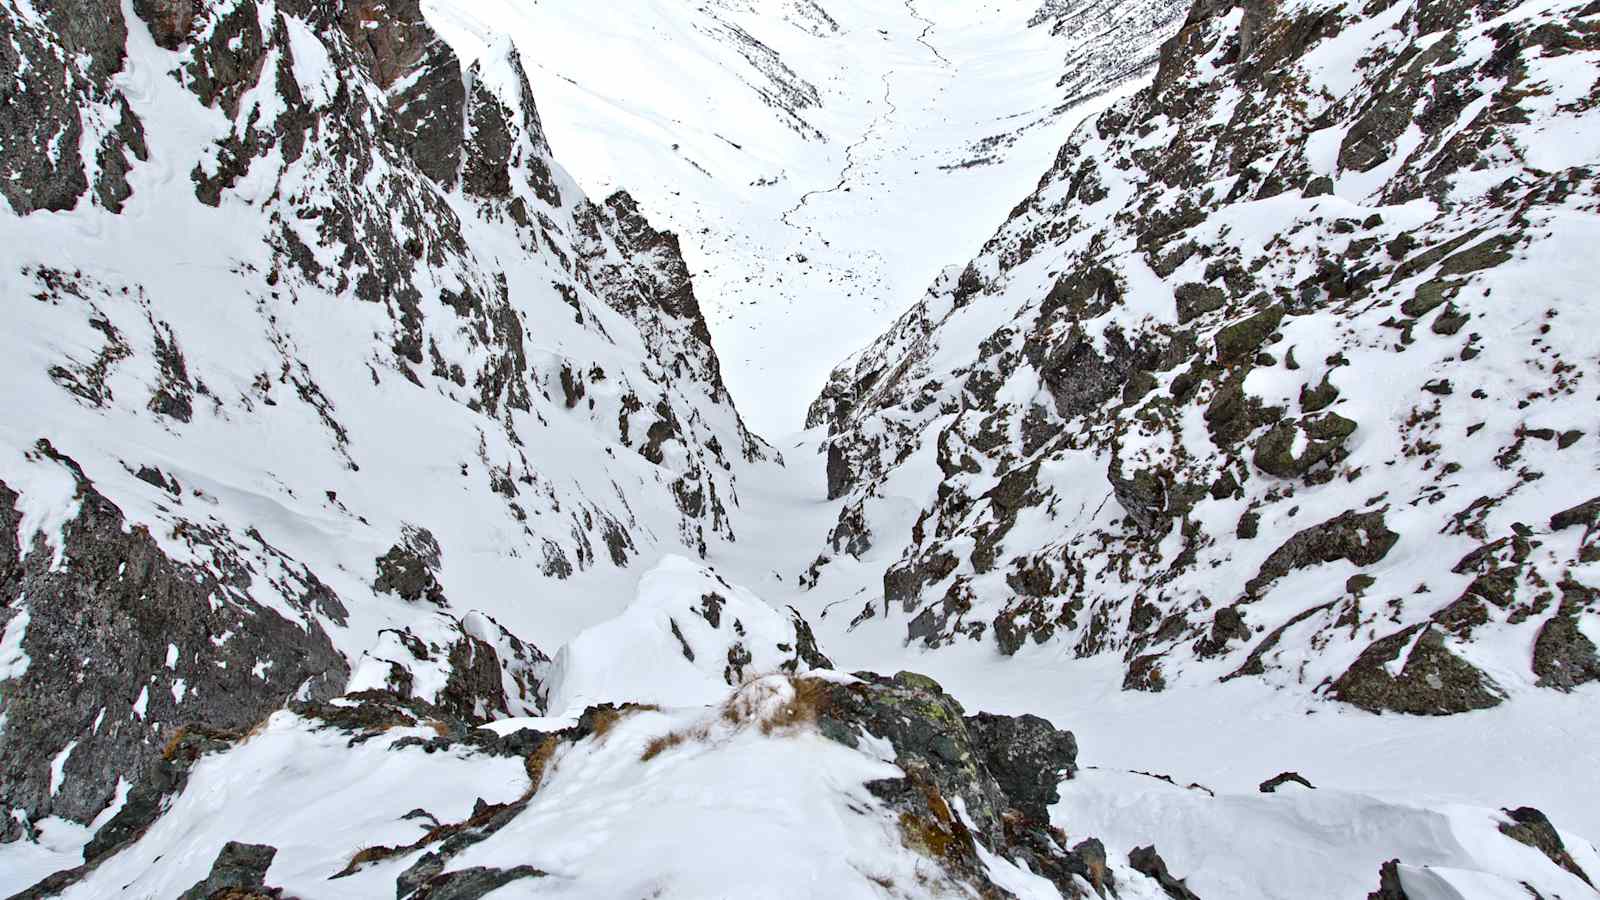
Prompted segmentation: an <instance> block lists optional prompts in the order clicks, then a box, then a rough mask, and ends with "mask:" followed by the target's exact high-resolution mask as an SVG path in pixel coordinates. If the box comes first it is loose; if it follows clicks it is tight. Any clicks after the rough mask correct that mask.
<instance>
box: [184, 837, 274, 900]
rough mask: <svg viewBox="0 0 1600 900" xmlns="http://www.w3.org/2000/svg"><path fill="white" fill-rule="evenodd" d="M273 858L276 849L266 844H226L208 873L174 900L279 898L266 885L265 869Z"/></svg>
mask: <svg viewBox="0 0 1600 900" xmlns="http://www.w3.org/2000/svg"><path fill="white" fill-rule="evenodd" d="M277 855H278V848H276V847H271V846H268V845H266V844H241V843H239V842H238V841H229V842H228V843H226V844H224V845H222V850H221V851H219V852H218V853H217V858H216V860H215V861H214V862H212V864H211V874H210V875H207V876H206V877H205V879H204V880H202V881H201V882H199V883H198V884H196V885H195V886H194V887H192V888H189V889H188V890H187V891H184V892H183V893H182V894H179V895H178V900H213V898H218V900H266V898H272V897H278V896H281V895H282V893H283V892H282V891H280V890H278V889H277V888H269V887H267V886H266V882H267V869H268V868H270V867H271V866H272V859H273V857H275V856H277Z"/></svg>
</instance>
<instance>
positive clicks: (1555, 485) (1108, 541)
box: [808, 0, 1600, 714]
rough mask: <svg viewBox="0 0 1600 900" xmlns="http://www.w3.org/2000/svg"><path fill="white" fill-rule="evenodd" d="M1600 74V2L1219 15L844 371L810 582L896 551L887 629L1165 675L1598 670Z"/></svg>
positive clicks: (1539, 684) (1384, 692)
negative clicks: (834, 504) (1592, 268)
mask: <svg viewBox="0 0 1600 900" xmlns="http://www.w3.org/2000/svg"><path fill="white" fill-rule="evenodd" d="M1597 74H1600V7H1596V6H1595V5H1594V4H1593V3H1587V4H1585V3H1582V2H1570V3H1555V4H1539V3H1487V2H1473V0H1394V2H1377V3H1371V4H1366V5H1365V6H1363V5H1360V4H1354V3H1339V2H1325V0H1307V2H1283V3H1265V2H1254V0H1251V2H1245V3H1232V2H1211V0H1201V2H1196V3H1195V4H1194V5H1193V7H1192V9H1191V10H1190V12H1189V15H1188V18H1187V20H1186V21H1185V23H1184V26H1183V28H1182V29H1181V31H1180V32H1179V33H1178V34H1177V35H1176V36H1175V37H1174V38H1173V39H1172V40H1171V41H1170V42H1169V43H1168V44H1167V45H1166V46H1164V47H1163V49H1162V54H1161V59H1160V63H1159V66H1158V69H1157V72H1156V75H1155V77H1154V80H1153V83H1152V84H1151V85H1150V86H1149V87H1148V88H1146V89H1145V90H1143V91H1142V92H1140V93H1139V94H1138V95H1137V96H1135V97H1133V98H1132V99H1130V100H1127V101H1124V102H1122V103H1120V104H1118V105H1117V106H1115V107H1112V108H1111V109H1110V110H1108V111H1107V112H1105V113H1102V114H1100V115H1099V116H1098V117H1096V118H1094V119H1091V120H1089V121H1088V122H1086V123H1085V124H1084V125H1083V126H1082V127H1081V128H1080V129H1079V130H1078V131H1077V133H1076V134H1075V135H1074V136H1073V138H1072V140H1071V141H1070V142H1069V143H1068V144H1067V145H1066V146H1065V147H1063V148H1062V150H1061V152H1060V154H1059V156H1058V158H1057V160H1056V163H1055V165H1054V166H1053V167H1052V168H1051V170H1050V171H1049V172H1047V173H1046V174H1045V176H1044V177H1043V179H1041V181H1040V184H1039V187H1038V189H1037V191H1036V192H1035V193H1033V194H1032V195H1031V196H1029V197H1027V198H1026V199H1024V200H1023V201H1022V202H1021V203H1020V204H1019V205H1018V206H1017V207H1016V209H1015V210H1014V212H1013V214H1012V216H1011V218H1010V220H1009V221H1008V222H1007V223H1006V224H1005V225H1004V226H1003V227H1002V228H1001V229H1000V230H999V232H998V233H997V234H996V235H995V236H994V237H993V239H992V240H991V241H990V242H989V243H988V245H987V246H986V247H985V248H984V250H983V251H982V253H981V254H980V255H979V257H978V258H977V259H976V260H974V261H973V262H972V263H971V264H969V265H967V266H966V267H965V268H963V269H959V270H956V269H953V270H951V271H949V272H947V273H946V275H945V276H943V277H942V278H941V280H940V281H938V282H937V283H936V284H935V285H934V286H933V287H932V289H930V291H929V292H928V294H927V296H926V297H925V298H924V299H923V301H922V302H921V303H919V304H918V305H917V306H916V307H915V308H913V309H912V310H911V311H909V312H908V313H907V314H906V315H905V316H904V317H902V318H901V319H900V321H899V322H897V323H896V325H895V326H894V327H893V328H892V329H891V330H890V331H889V332H888V333H886V334H885V335H883V336H882V337H881V338H879V339H878V341H877V342H876V343H874V344H873V345H872V346H871V347H869V348H868V349H866V350H864V351H863V352H862V353H860V354H859V355H858V356H857V357H856V358H855V359H853V360H852V361H850V362H849V363H847V364H846V365H844V366H842V367H840V368H839V369H838V370H837V371H836V372H835V374H834V376H833V379H832V381H831V382H830V384H829V385H828V387H827V388H826V390H825V391H824V392H823V394H822V396H821V397H820V398H818V400H817V402H816V404H815V405H814V406H813V408H812V410H811V418H810V421H811V423H812V424H814V425H826V426H827V428H828V432H829V435H830V437H829V439H828V441H827V444H826V454H827V459H826V466H827V471H828V484H829V494H830V496H835V497H842V498H844V500H845V503H844V506H843V511H842V512H841V514H840V516H839V520H838V524H837V526H836V527H835V529H834V530H833V533H832V535H831V536H830V540H829V545H828V546H827V547H825V548H824V549H823V551H822V553H821V554H820V556H819V558H818V560H817V565H816V566H815V567H813V569H812V571H811V573H810V574H809V575H808V580H809V581H810V582H811V583H815V584H822V585H826V584H827V583H828V577H829V569H828V563H829V561H830V560H831V559H833V558H836V557H838V556H840V555H852V556H856V557H860V558H863V559H871V560H875V561H879V562H882V563H884V564H886V565H887V571H886V572H885V574H884V576H883V584H882V598H881V600H875V601H873V602H869V603H867V604H865V606H864V607H863V608H861V609H860V610H859V611H858V615H857V619H858V621H865V620H867V619H874V618H876V619H887V620H889V621H890V622H891V623H892V624H881V623H880V624H875V625H873V626H870V627H885V628H893V629H895V630H896V631H899V632H901V633H902V634H903V635H904V636H905V637H906V638H908V639H910V640H912V641H916V642H920V643H923V644H926V645H928V646H939V645H943V644H948V643H951V642H956V641H968V640H976V641H993V642H994V643H995V644H996V645H998V647H999V648H1000V650H1001V651H1002V652H1004V653H1007V654H1015V653H1018V652H1021V651H1022V649H1023V648H1024V647H1027V646H1029V645H1032V644H1035V643H1051V644H1060V645H1064V646H1065V647H1067V648H1069V649H1070V650H1071V652H1073V653H1075V654H1077V655H1079V656H1091V655H1097V654H1112V653H1114V654H1117V655H1119V656H1120V657H1122V659H1123V660H1124V663H1125V671H1126V679H1125V682H1124V684H1125V687H1127V688H1131V689H1139V690H1151V691H1157V690H1161V689H1163V688H1164V687H1165V686H1167V685H1169V684H1172V683H1173V682H1174V681H1179V680H1201V681H1203V680H1216V679H1223V680H1226V679H1230V678H1238V677H1249V678H1263V679H1266V680H1267V681H1269V682H1270V683H1272V684H1276V685H1282V686H1290V687H1293V688H1294V689H1296V690H1302V691H1308V692H1315V693H1317V694H1321V695H1325V696H1329V697H1333V698H1337V699H1339V700H1344V701H1347V702H1350V703H1353V704H1356V705H1358V706H1361V707H1364V708H1367V709H1371V710H1380V711H1382V710H1390V711H1398V712H1404V713H1416V714H1443V713H1455V712H1461V711H1465V710H1472V709H1479V708H1483V707H1488V706H1493V705H1496V704H1498V703H1501V702H1503V701H1504V700H1505V699H1506V698H1507V697H1509V696H1512V695H1514V694H1516V693H1517V692H1519V691H1524V690H1528V689H1535V688H1543V689H1552V690H1570V689H1571V688H1573V687H1574V686H1575V685H1578V684H1582V683H1585V682H1589V681H1593V680H1595V679H1597V678H1600V657H1597V656H1596V650H1595V636H1596V635H1597V634H1600V605H1597V597H1600V594H1597V593H1596V590H1595V588H1596V586H1597V585H1600V569H1597V568H1596V566H1597V564H1600V545H1597V544H1596V540H1597V538H1600V528H1597V525H1600V522H1597V520H1596V512H1597V510H1600V504H1597V503H1596V502H1595V501H1594V500H1590V499H1589V498H1588V497H1587V493H1588V492H1587V491H1585V489H1584V487H1583V486H1585V485H1588V486H1592V485H1594V483H1595V480H1594V471H1595V469H1594V463H1593V458H1594V449H1593V448H1594V442H1595V440H1596V439H1597V435H1596V425H1595V422H1594V419H1593V410H1594V403H1595V399H1596V396H1597V390H1600V388H1597V387H1596V385H1595V383H1594V381H1593V378H1592V373H1593V372H1594V371H1596V369H1597V363H1600V359H1597V357H1596V349H1595V345H1594V342H1593V340H1592V339H1591V337H1592V335H1593V334H1594V333H1595V332H1596V329H1597V328H1600V319H1597V318H1596V311H1595V309H1594V308H1593V304H1592V303H1590V302H1589V294H1590V293H1591V290H1590V288H1589V285H1590V284H1591V283H1592V278H1591V276H1590V274H1589V273H1588V272H1587V270H1586V268H1585V267H1586V265H1587V263H1586V262H1584V260H1585V258H1586V256H1587V253H1588V251H1587V249H1586V248H1588V247H1592V246H1594V245H1595V242H1596V241H1597V240H1600V230H1597V228H1596V226H1595V221H1596V218H1595V213H1596V211H1597V210H1600V185H1597V180H1596V167H1597V165H1600V156H1597V155H1596V151H1595V145H1594V144H1593V142H1592V141H1591V142H1585V141H1577V142H1573V141H1569V140H1566V139H1565V138H1563V137H1561V135H1575V134H1591V135H1592V134H1594V133H1596V131H1595V129H1596V128H1597V127H1600V95H1596V93H1595V89H1594V85H1595V84H1596V83H1597V80H1596V76H1597ZM901 475H903V476H904V477H903V478H901V479H900V480H899V481H894V479H895V478H896V477H897V476H901ZM907 479H910V480H911V481H909V482H908V481H907ZM891 483H895V484H897V485H898V486H897V487H894V488H891V487H890V485H891ZM908 483H915V485H916V487H915V490H916V491H918V492H920V493H919V494H918V495H917V497H916V498H915V500H914V502H915V503H916V504H917V505H918V506H919V507H920V508H919V510H918V512H916V513H915V514H914V515H913V516H905V515H901V514H898V513H896V512H895V509H896V508H897V503H898V501H899V500H900V498H899V497H891V496H889V494H890V492H891V491H896V490H898V491H904V490H906V488H905V487H904V486H905V485H906V484H908ZM924 498H927V499H924ZM908 536H909V537H908ZM863 627H868V626H863Z"/></svg>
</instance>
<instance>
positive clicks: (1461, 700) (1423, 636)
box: [1328, 623, 1505, 716]
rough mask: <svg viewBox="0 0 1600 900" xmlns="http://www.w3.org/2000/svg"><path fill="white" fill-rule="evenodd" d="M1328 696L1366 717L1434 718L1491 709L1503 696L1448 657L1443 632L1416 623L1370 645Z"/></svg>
mask: <svg viewBox="0 0 1600 900" xmlns="http://www.w3.org/2000/svg"><path fill="white" fill-rule="evenodd" d="M1401 654H1405V662H1404V664H1403V665H1402V666H1401V669H1400V672H1399V674H1397V675H1391V674H1390V673H1389V669H1388V666H1389V665H1390V664H1391V663H1392V662H1393V661H1394V660H1396V659H1398V658H1400V656H1401ZM1328 696H1330V697H1333V698H1334V699H1336V700H1343V701H1344V702H1346V703H1351V704H1354V705H1356V706H1359V707H1361V708H1362V709H1366V710H1370V711H1372V712H1385V711H1391V712H1400V713H1408V714H1410V715H1418V716H1438V715H1449V714H1451V713H1458V712H1466V711H1468V710H1473V709H1487V708H1488V707H1491V706H1496V705H1498V704H1499V703H1500V702H1501V701H1502V700H1504V699H1505V692H1504V691H1502V690H1501V689H1500V687H1499V685H1497V684H1495V683H1494V681H1493V680H1492V679H1491V678H1490V677H1489V676H1488V675H1485V674H1484V673H1483V672H1482V671H1480V670H1479V669H1478V668H1477V667H1475V666H1473V665H1472V664H1471V663H1468V662H1467V661H1466V660H1463V659H1462V658H1461V657H1459V656H1457V655H1456V654H1454V653H1451V652H1450V650H1449V648H1447V647H1446V646H1445V642H1444V634H1443V632H1441V631H1440V630H1439V629H1437V628H1435V627H1433V626H1432V625H1430V624H1428V623H1421V624H1417V625H1412V626H1410V627H1409V628H1403V629H1401V630H1400V631H1397V632H1395V633H1394V634H1392V635H1389V636H1388V637H1385V638H1382V639H1380V640H1377V641H1374V642H1373V643H1372V644H1371V646H1369V647H1367V649H1366V650H1364V651H1362V653H1361V656H1359V657H1358V658H1357V659H1356V661H1355V662H1354V663H1353V664H1351V666H1350V668H1349V669H1347V670H1345V672H1344V674H1343V675H1340V676H1339V677H1338V678H1337V679H1335V680H1334V682H1333V684H1332V686H1331V687H1330V688H1329V691H1328Z"/></svg>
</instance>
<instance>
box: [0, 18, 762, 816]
mask: <svg viewBox="0 0 1600 900" xmlns="http://www.w3.org/2000/svg"><path fill="white" fill-rule="evenodd" d="M0 16H3V17H4V21H5V23H6V33H7V35H8V39H7V40H6V41H5V42H4V45H5V46H4V47H3V49H0V75H3V80H4V82H5V83H6V84H7V85H8V87H7V91H8V93H7V100H6V103H5V104H4V106H5V110H6V112H5V113H4V114H3V116H0V165H3V166H4V167H5V172H4V177H0V184H3V185H4V188H3V193H4V196H5V198H6V202H7V203H8V205H9V207H10V211H9V212H8V213H7V214H6V215H5V216H4V217H3V219H0V231H3V232H4V235H3V236H0V242H3V243H5V244H6V246H7V247H8V248H10V250H9V251H8V254H7V262H6V266H5V270H4V271H3V272H0V293H3V294H4V296H6V297H7V298H8V303H7V307H8V311H9V312H10V313H11V317H12V320H11V323H10V325H9V327H8V328H7V329H6V336H5V338H4V345H5V351H4V352H5V355H6V357H7V359H8V360H10V361H13V362H14V363H15V365H14V367H13V368H12V369H10V370H8V372H9V373H10V374H9V375H8V385H7V390H6V395H7V397H8V403H9V405H10V408H12V409H18V410H20V409H26V410H27V415H25V416H20V417H12V418H11V419H10V420H9V421H8V423H7V424H6V425H5V426H4V429H3V432H0V435H3V436H0V443H3V445H4V448H0V454H3V457H4V462H0V519H3V520H4V522H5V523H6V526H7V527H6V533H7V534H9V535H11V536H13V539H11V540H8V541H0V626H3V627H4V645H3V646H4V647H5V652H4V655H3V656H0V659H3V663H0V682H3V683H4V685H5V689H4V693H3V694H0V721H4V722H5V723H6V726H5V728H4V729H3V730H0V808H3V812H4V817H3V822H0V836H3V838H4V839H6V840H14V839H17V838H19V837H25V836H30V835H32V834H33V833H34V826H33V824H32V823H34V822H37V821H39V820H40V819H42V818H45V817H48V816H56V817H59V818H62V819H64V820H68V821H72V822H78V823H89V822H91V821H93V820H95V819H96V817H97V816H100V815H101V814H102V812H103V811H105V812H107V814H109V811H110V810H111V809H113V808H114V807H115V806H116V804H117V803H119V802H121V800H120V798H123V797H125V796H127V795H128V794H129V792H130V791H138V790H140V789H141V786H142V785H143V784H144V783H145V782H146V781H148V780H149V779H151V778H154V777H155V775H154V773H155V770H156V769H157V767H158V765H159V760H160V758H161V754H162V750H163V747H165V746H166V745H167V743H168V742H169V741H170V740H171V739H172V738H173V735H174V734H175V733H176V731H177V730H179V729H181V728H185V727H202V728H209V729H215V730H221V731H238V730H243V729H248V728H249V727H251V726H252V725H254V724H255V723H257V722H259V721H261V720H262V719H263V718H264V717H265V716H266V715H267V714H268V713H270V712H271V711H272V710H274V709H277V708H280V707H281V706H282V705H283V704H284V703H285V702H286V701H291V700H293V701H297V702H315V701H323V700H326V699H328V698H330V697H333V696H336V695H338V694H340V693H342V692H344V691H345V690H346V689H347V688H351V687H362V686H367V687H372V686H381V687H382V688H383V689H384V690H388V691H392V692H394V693H396V694H397V695H399V696H402V697H410V698H413V699H417V700H418V701H419V702H422V701H425V702H428V703H430V704H435V705H438V706H440V707H441V708H447V709H451V710H452V711H453V712H454V714H456V715H458V716H462V717H464V718H465V719H466V720H469V721H481V720H485V719H487V718H489V717H490V716H491V715H504V714H509V713H511V712H526V711H529V710H531V709H533V708H535V707H537V706H538V703H539V700H538V698H539V691H540V679H541V673H542V672H543V667H544V666H545V665H546V664H547V661H546V660H544V659H543V657H542V656H540V655H538V652H537V651H536V650H532V649H531V648H530V647H529V646H528V645H525V644H523V643H522V642H521V641H519V640H518V639H517V638H515V637H513V636H512V635H511V634H510V633H509V632H507V631H506V630H505V629H504V628H502V627H501V626H500V625H499V624H497V623H495V622H493V621H492V620H490V619H488V618H487V617H485V616H482V615H481V614H478V613H474V612H472V611H471V609H470V607H463V606H461V605H460V604H462V603H463V602H465V601H464V599H463V598H465V597H474V598H476V597H482V596H484V595H486V594H487V595H490V596H492V595H495V594H500V593H509V592H518V593H521V592H523V591H527V590H528V589H529V586H530V585H538V584H542V583H549V584H554V583H560V582H562V581H563V580H566V579H579V580H581V579H584V578H589V579H599V580H605V579H606V578H607V577H608V576H606V575H605V572H606V571H607V570H615V571H617V572H622V571H625V570H626V568H627V567H628V566H629V565H630V563H631V561H632V560H634V559H635V558H636V557H637V556H638V555H639V554H641V553H643V552H646V551H654V550H655V549H656V548H658V547H660V548H668V549H679V550H687V551H689V552H691V553H700V554H703V553H705V552H706V548H707V545H708V544H714V543H717V542H721V541H731V540H732V539H733V538H734V531H733V525H732V520H731V516H730V514H729V510H730V509H731V508H734V507H736V506H737V503H738V499H737V489H736V487H735V478H736V474H737V473H739V472H743V471H745V470H747V469H750V468H752V467H755V468H759V467H763V466H769V465H774V464H776V455H775V454H774V453H772V452H771V451H770V450H769V449H768V448H767V447H766V446H765V445H764V444H763V443H762V442H761V441H759V439H757V438H755V437H753V436H752V435H751V434H749V433H748V432H747V431H746V430H745V428H744V426H743V424H742V422H741V421H740V419H739V417H738V413H737V412H736V411H735V410H734V409H733V407H732V404H731V402H730V401H729V399H728V396H727V391H726V388H725V387H724V385H723V383H722V378H721V373H720V369H719V365H718V361H717V357H716V353H715V351H714V350H713V349H712V347H711V346H710V341H709V336H708V334H707V331H706V326H705V320H704V317H703V316H702V314H701V312H700V309H699V305H698V301H697V299H696V297H695V295H694V289H693V286H692V285H691V283H690V280H689V272H688V269H687V267H686V266H685V264H684V262H683V259H682V256H681V254H680V253H679V249H678V244H677V241H676V238H675V237H674V236H672V235H671V234H668V233H665V232H661V231H658V230H656V229H655V228H653V227H652V226H651V225H650V223H649V222H648V221H647V220H646V218H645V216H644V214H643V213H642V211H641V210H640V209H639V208H638V206H637V205H636V204H635V203H634V202H633V201H632V200H631V198H629V197H628V196H627V195H626V194H622V193H618V194H616V195H614V196H611V197H609V198H607V199H606V200H604V201H603V202H598V203H597V202H591V201H590V200H588V199H586V198H585V197H584V196H583V195H582V193H581V191H579V190H578V188H577V187H576V185H575V184H574V183H573V182H572V181H571V179H570V178H568V177H567V176H566V175H565V173H564V172H563V171H562V170H561V169H560V168H559V166H558V165H557V164H556V162H555V161H554V159H553V157H552V155H551V150H550V147H549V145H548V143H547V142H546V140H545V137H544V134H543V129H542V126H541V123H540V120H539V116H538V112H537V109H536V108H535V104H534V100H533V97H532V93H531V91H530V89H529V87H528V82H527V77H526V74H525V72H524V70H523V66H522V63H521V60H520V58H519V57H518V56H517V54H516V53H515V51H513V50H511V49H509V48H502V52H501V53H499V54H498V55H496V56H493V57H492V58H485V59H480V60H478V61H477V62H475V63H473V64H472V65H470V66H463V65H462V64H461V62H460V61H459V60H458V59H457V57H456V56H455V54H454V52H453V51H452V50H451V48H450V46H449V45H448V44H446V43H445V42H444V41H442V40H441V39H440V38H439V37H438V35H437V34H436V33H435V32H434V31H433V30H432V28H431V26H429V24H428V23H427V22H426V21H425V20H424V18H423V16H422V14H421V10H420V8H419V6H418V4H417V3H415V2H410V3H406V2H401V3H368V2H357V0H351V2H333V0H329V2H322V0H305V2H295V0H291V2H281V3H274V2H260V3H256V2H247V3H192V2H187V0H181V2H180V0H149V2H143V0H141V2H138V3H135V4H133V6H132V7H131V8H127V7H125V6H124V5H121V4H119V3H116V2H105V3H101V2H84V3H69V4H55V5H48V6H41V7H37V8H36V7H35V6H34V5H31V4H28V3H25V2H15V3H10V2H8V3H4V4H0ZM64 60H76V61H79V62H81V64H78V63H74V64H71V65H64V64H63V61H64ZM552 448H570V449H571V450H572V451H575V452H565V451H563V452H551V450H552ZM397 488H398V490H397ZM485 552H488V553H490V554H492V557H493V560H494V561H493V562H492V563H490V564H489V565H487V566H485V565H484V564H481V563H474V562H473V559H474V557H476V556H479V555H481V554H483V553H485ZM473 602H482V601H481V600H474V601H473ZM590 615H593V616H598V615H600V614H597V613H591V614H590ZM374 642H376V645H375V644H374ZM352 670H355V674H354V676H352ZM446 672H447V673H448V680H447V681H446V680H443V679H444V675H443V674H442V673H446ZM369 676H370V677H369ZM435 676H438V677H439V678H440V679H441V680H440V681H439V683H437V684H435V683H433V681H432V679H433V678H434V677H435ZM352 679H353V680H352ZM63 698H65V700H63Z"/></svg>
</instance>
